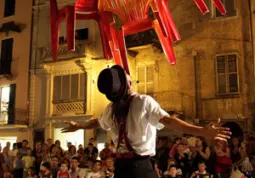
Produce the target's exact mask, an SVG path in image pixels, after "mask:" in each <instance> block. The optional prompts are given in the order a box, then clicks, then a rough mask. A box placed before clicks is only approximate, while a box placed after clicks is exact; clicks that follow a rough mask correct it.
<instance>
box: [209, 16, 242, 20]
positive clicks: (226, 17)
mask: <svg viewBox="0 0 255 178" xmlns="http://www.w3.org/2000/svg"><path fill="white" fill-rule="evenodd" d="M234 19H238V15H235V16H222V17H211V18H210V20H209V22H218V21H222V20H234Z"/></svg>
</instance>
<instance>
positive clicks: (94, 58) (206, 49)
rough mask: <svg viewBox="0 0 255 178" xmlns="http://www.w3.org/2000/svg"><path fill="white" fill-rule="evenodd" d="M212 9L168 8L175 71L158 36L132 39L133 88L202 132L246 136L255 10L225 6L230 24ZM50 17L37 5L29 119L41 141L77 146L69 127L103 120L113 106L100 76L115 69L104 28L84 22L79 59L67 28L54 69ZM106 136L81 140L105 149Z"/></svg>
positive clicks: (238, 0)
mask: <svg viewBox="0 0 255 178" xmlns="http://www.w3.org/2000/svg"><path fill="white" fill-rule="evenodd" d="M72 2H73V1H68V0H62V1H58V5H59V7H60V8H61V7H63V6H65V5H67V4H72ZM207 4H208V6H209V7H210V10H211V12H210V13H208V14H206V15H205V16H202V15H201V14H200V12H199V10H198V9H197V7H196V6H195V4H194V3H193V2H192V1H186V0H181V1H180V0H171V1H170V2H169V7H170V10H171V13H172V16H173V18H174V21H175V22H176V25H177V28H178V29H179V31H180V34H181V37H182V40H181V41H180V42H177V43H176V44H174V50H175V54H176V57H177V63H176V64H175V65H172V66H171V65H169V64H168V62H167V59H166V57H165V55H164V54H163V52H162V49H161V47H160V45H159V43H158V42H157V41H158V40H157V38H156V37H155V35H154V33H151V32H150V33H148V32H147V33H144V34H139V35H136V36H133V37H128V38H127V39H126V42H127V45H128V54H129V64H130V68H131V74H132V78H133V81H134V82H133V83H134V87H135V88H136V89H137V90H138V92H140V93H147V94H149V95H151V96H153V97H154V98H155V99H156V100H157V101H158V102H159V103H160V105H161V106H162V108H163V109H165V110H166V111H168V112H169V113H170V114H174V115H178V116H179V117H180V118H182V119H184V120H186V121H189V122H192V123H195V124H201V125H205V124H207V123H209V122H211V121H215V120H217V118H221V119H222V124H223V125H225V126H229V127H231V128H232V129H235V130H236V129H239V131H237V132H235V134H236V135H239V134H240V133H239V132H245V131H247V130H252V129H253V125H252V119H253V117H254V100H255V96H254V94H255V93H254V76H255V71H254V53H253V51H254V45H253V42H254V36H253V35H252V34H254V32H255V31H254V28H252V26H254V25H255V24H254V23H255V22H254V13H253V12H254V10H255V8H254V6H255V5H254V4H253V2H252V1H250V2H249V1H245V2H244V1H242V0H224V4H225V6H226V8H227V10H228V14H227V15H226V16H224V17H223V16H221V15H220V14H219V13H218V12H217V11H216V9H215V8H214V6H213V5H212V4H211V1H209V0H208V1H207ZM49 15H50V12H49V2H48V1H47V0H40V1H36V3H35V4H34V7H33V36H32V37H33V41H32V54H31V69H30V71H31V75H30V113H29V116H30V120H33V122H34V125H33V127H34V131H35V135H44V138H43V139H47V138H50V137H51V138H53V139H54V140H55V139H63V141H64V142H66V141H69V140H71V138H69V137H70V136H68V135H63V134H62V136H61V138H60V136H59V135H61V134H59V132H60V128H62V127H63V126H64V125H63V123H64V121H65V120H74V121H77V122H80V121H84V120H86V119H89V118H94V117H98V116H99V115H100V113H101V112H102V111H103V109H104V107H105V106H106V105H107V104H108V101H107V100H106V99H105V98H104V96H103V95H101V94H100V93H99V92H98V91H97V76H98V74H99V72H100V71H101V70H102V69H103V68H105V67H109V66H111V65H113V62H112V61H107V60H105V59H103V57H102V56H103V54H102V45H101V40H100V35H99V30H98V25H97V23H96V22H94V21H77V24H76V30H77V31H76V32H77V34H79V33H83V34H86V35H85V37H84V36H83V37H84V38H83V39H80V40H76V50H75V52H69V51H68V50H67V48H66V44H65V35H66V32H65V22H62V23H61V30H60V41H61V44H60V48H59V51H58V53H59V60H58V61H57V62H54V61H52V56H51V55H52V53H51V48H50V25H49V24H50V23H49V21H50V18H49ZM146 39H147V40H146ZM148 39H153V40H151V41H150V40H148ZM102 133H103V132H102V131H101V130H97V131H94V132H93V131H84V132H80V133H77V135H75V134H74V135H75V136H76V137H79V136H80V139H81V137H82V140H84V141H83V142H84V143H86V142H87V140H88V138H90V137H92V136H96V137H97V138H98V140H99V143H101V142H102V143H103V142H104V141H105V139H106V136H105V133H104V134H102ZM171 133H172V132H171V131H163V132H161V134H162V135H165V134H171ZM75 136H73V137H72V138H73V141H75V139H74V137H75ZM64 137H65V138H64ZM66 138H68V139H69V140H68V139H66ZM75 142H76V141H75ZM77 144H78V142H77Z"/></svg>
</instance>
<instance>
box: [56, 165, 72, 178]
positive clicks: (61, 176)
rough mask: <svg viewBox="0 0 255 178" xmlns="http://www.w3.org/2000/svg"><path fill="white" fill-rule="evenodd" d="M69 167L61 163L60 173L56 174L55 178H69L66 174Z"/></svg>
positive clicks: (69, 175)
mask: <svg viewBox="0 0 255 178" xmlns="http://www.w3.org/2000/svg"><path fill="white" fill-rule="evenodd" d="M68 169H69V166H68V163H66V162H62V163H61V164H60V171H59V172H58V176H57V178H70V177H71V174H70V173H69V172H68Z"/></svg>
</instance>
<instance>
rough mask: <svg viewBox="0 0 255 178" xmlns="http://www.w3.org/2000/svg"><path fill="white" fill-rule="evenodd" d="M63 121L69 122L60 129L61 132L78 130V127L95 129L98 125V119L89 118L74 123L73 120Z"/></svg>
mask: <svg viewBox="0 0 255 178" xmlns="http://www.w3.org/2000/svg"><path fill="white" fill-rule="evenodd" d="M65 123H66V124H69V127H66V128H63V129H62V130H61V131H62V133H65V132H75V131H76V130H79V129H96V128H99V127H100V125H99V122H98V119H90V120H87V121H85V122H83V123H76V122H73V121H66V122H65Z"/></svg>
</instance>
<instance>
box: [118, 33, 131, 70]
mask: <svg viewBox="0 0 255 178" xmlns="http://www.w3.org/2000/svg"><path fill="white" fill-rule="evenodd" d="M117 38H118V42H119V49H120V54H121V58H122V64H123V68H124V69H125V71H126V73H127V74H128V75H130V71H129V66H128V56H127V48H126V43H125V36H124V32H123V30H118V31H117Z"/></svg>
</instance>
